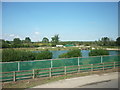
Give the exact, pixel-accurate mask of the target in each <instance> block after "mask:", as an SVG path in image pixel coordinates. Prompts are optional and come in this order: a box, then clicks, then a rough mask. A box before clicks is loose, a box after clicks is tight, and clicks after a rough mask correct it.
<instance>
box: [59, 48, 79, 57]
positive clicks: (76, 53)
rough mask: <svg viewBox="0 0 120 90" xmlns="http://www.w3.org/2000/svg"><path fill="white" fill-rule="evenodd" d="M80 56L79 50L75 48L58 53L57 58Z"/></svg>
mask: <svg viewBox="0 0 120 90" xmlns="http://www.w3.org/2000/svg"><path fill="white" fill-rule="evenodd" d="M80 56H81V52H80V50H79V49H75V50H70V51H68V52H67V53H63V54H61V55H59V58H71V57H80Z"/></svg>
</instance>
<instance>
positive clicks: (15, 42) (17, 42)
mask: <svg viewBox="0 0 120 90" xmlns="http://www.w3.org/2000/svg"><path fill="white" fill-rule="evenodd" d="M21 46H22V41H21V40H20V39H19V38H14V40H13V47H21Z"/></svg>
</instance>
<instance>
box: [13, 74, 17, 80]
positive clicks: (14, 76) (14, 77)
mask: <svg viewBox="0 0 120 90" xmlns="http://www.w3.org/2000/svg"><path fill="white" fill-rule="evenodd" d="M13 81H14V82H15V81H16V72H13Z"/></svg>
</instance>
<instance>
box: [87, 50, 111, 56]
mask: <svg viewBox="0 0 120 90" xmlns="http://www.w3.org/2000/svg"><path fill="white" fill-rule="evenodd" d="M101 55H109V52H108V51H107V50H102V49H99V50H98V49H95V50H91V51H90V53H89V56H101Z"/></svg>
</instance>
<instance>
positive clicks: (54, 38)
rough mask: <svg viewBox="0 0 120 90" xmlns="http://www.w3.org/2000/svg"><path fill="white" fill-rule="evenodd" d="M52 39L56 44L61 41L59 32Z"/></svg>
mask: <svg viewBox="0 0 120 90" xmlns="http://www.w3.org/2000/svg"><path fill="white" fill-rule="evenodd" d="M51 39H52V41H51V42H52V44H53V45H54V46H55V45H56V44H58V43H59V34H56V35H55V36H54V37H52V38H51Z"/></svg>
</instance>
